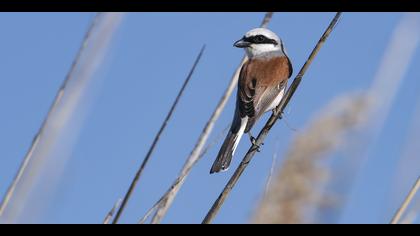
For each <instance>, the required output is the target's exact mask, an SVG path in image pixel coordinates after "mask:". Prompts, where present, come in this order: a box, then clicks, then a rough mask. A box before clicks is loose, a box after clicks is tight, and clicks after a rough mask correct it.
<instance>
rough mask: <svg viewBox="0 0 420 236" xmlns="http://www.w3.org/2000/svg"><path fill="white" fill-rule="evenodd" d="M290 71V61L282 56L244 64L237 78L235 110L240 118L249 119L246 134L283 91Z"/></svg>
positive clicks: (254, 60)
mask: <svg viewBox="0 0 420 236" xmlns="http://www.w3.org/2000/svg"><path fill="white" fill-rule="evenodd" d="M290 71H291V67H290V61H289V59H288V58H287V57H284V56H282V57H274V58H271V59H252V60H249V61H248V62H246V63H245V64H244V66H243V67H242V70H241V73H240V77H239V86H238V99H237V100H238V101H237V109H238V111H239V113H240V116H241V117H245V116H248V117H249V120H248V125H247V127H246V129H245V132H246V133H247V132H249V130H250V129H251V128H252V126H253V125H254V124H255V122H256V121H257V120H258V119H259V118H260V117H261V115H263V114H264V112H265V111H266V109H267V108H268V107H269V106H270V105H271V103H272V102H273V101H274V99H275V98H276V97H277V96H278V95H279V93H280V92H281V91H282V90H283V89H284V87H285V86H286V83H287V79H288V78H289V77H290Z"/></svg>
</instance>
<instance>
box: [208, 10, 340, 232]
mask: <svg viewBox="0 0 420 236" xmlns="http://www.w3.org/2000/svg"><path fill="white" fill-rule="evenodd" d="M340 16H341V13H340V12H338V13H337V14H336V15H335V17H334V18H333V20H332V21H331V23H330V25H329V26H328V27H327V29H326V30H325V32H324V34H323V35H322V37H321V38H320V40H319V41H318V43H317V44H316V46H315V48H314V49H313V51H312V53H311V54H310V56H309V58H308V59H307V60H306V62H305V64H304V65H303V67H302V68H301V69H300V71H299V73H298V75H297V76H296V78H295V79H294V81H293V83H292V84H291V86H290V87H289V89H288V90H287V93H286V94H285V96H284V97H283V99H282V100H281V102H280V104H279V105H278V106H277V108H276V109H275V111H274V112H273V114H272V115H271V117H270V119H269V120H268V121H267V123H266V124H265V126H264V127H263V129H262V130H261V132H260V133H259V135H258V137H257V139H256V141H255V143H254V144H253V145H252V146H251V147H250V148H249V150H248V152H247V154H246V155H245V157H244V158H243V160H242V162H241V163H240V165H239V167H238V168H237V169H236V171H235V173H234V174H233V175H232V177H231V178H230V180H229V182H228V183H227V185H226V186H225V188H224V189H223V191H222V193H221V194H220V195H219V197H218V198H217V200H216V201H215V202H214V204H213V206H212V207H211V209H210V210H209V212H208V213H207V215H206V217H205V218H204V220H203V222H202V223H203V224H209V223H211V222H212V220H213V219H214V217H215V216H216V215H217V213H218V211H219V210H220V207H221V206H222V205H223V203H224V201H225V199H226V197H227V196H228V195H229V193H230V192H231V190H232V189H233V188H234V186H235V184H236V183H237V182H238V180H239V178H240V176H241V175H242V173H243V172H244V170H245V169H246V167H247V166H248V164H249V162H250V161H251V160H252V158H253V157H254V155H255V153H256V152H257V150H258V147H259V146H260V145H261V144H262V143H263V141H264V139H265V137H266V136H267V135H268V133H269V131H270V130H271V128H272V127H273V126H274V124H275V123H276V122H277V120H279V119H280V118H281V115H282V113H283V111H284V109H285V108H286V106H287V104H288V103H289V101H290V99H291V98H292V96H293V94H294V93H295V91H296V89H297V88H298V86H299V84H300V82H301V81H302V77H303V75H304V74H305V72H306V71H307V69H308V68H309V66H310V64H311V63H312V61H313V59H314V58H315V56H316V55H317V53H318V51H319V50H320V49H321V47H322V45H323V44H324V43H325V41H326V39H327V38H328V36H329V35H330V33H331V32H332V30H333V29H334V27H335V25H336V24H337V22H338V20H339V19H340Z"/></svg>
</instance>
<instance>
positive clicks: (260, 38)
mask: <svg viewBox="0 0 420 236" xmlns="http://www.w3.org/2000/svg"><path fill="white" fill-rule="evenodd" d="M264 40H265V37H264V36H262V35H257V37H255V41H256V42H257V43H262V42H264Z"/></svg>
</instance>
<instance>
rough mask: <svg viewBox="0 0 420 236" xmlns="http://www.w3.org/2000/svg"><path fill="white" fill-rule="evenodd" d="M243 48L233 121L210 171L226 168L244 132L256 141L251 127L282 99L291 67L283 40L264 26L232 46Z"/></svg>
mask: <svg viewBox="0 0 420 236" xmlns="http://www.w3.org/2000/svg"><path fill="white" fill-rule="evenodd" d="M233 46H234V47H237V48H243V49H244V50H245V52H246V55H247V57H248V60H247V61H246V62H245V63H244V64H243V65H242V67H241V70H240V73H239V79H238V89H237V96H236V108H235V113H234V117H233V121H232V124H231V127H230V130H229V133H228V134H227V136H226V138H225V140H224V142H223V145H222V147H221V148H220V151H219V153H218V155H217V158H216V160H215V161H214V163H213V165H212V167H211V170H210V174H213V173H218V172H222V171H227V170H228V168H229V166H230V163H231V160H232V157H233V155H234V154H235V150H236V148H237V147H238V144H239V141H240V140H241V138H242V136H243V135H244V134H245V133H248V134H249V137H250V140H251V142H252V143H253V144H255V138H254V137H253V136H252V135H251V133H250V130H251V129H252V127H253V126H254V124H255V123H256V122H257V121H258V119H259V118H260V117H261V116H262V115H263V114H264V113H266V112H269V111H271V110H273V109H274V108H276V107H277V106H278V105H279V103H280V101H281V99H282V98H283V96H284V94H285V91H286V87H287V81H288V79H289V78H290V77H291V76H292V74H293V66H292V63H291V61H290V59H289V56H288V55H287V52H286V49H285V46H284V44H283V41H282V40H281V39H280V38H279V37H278V36H277V35H276V34H275V33H274V32H273V31H271V30H269V29H267V28H255V29H252V30H250V31H248V32H247V33H246V34H245V35H244V36H243V37H242V38H241V39H240V40H238V41H236V42H235V43H234V45H233Z"/></svg>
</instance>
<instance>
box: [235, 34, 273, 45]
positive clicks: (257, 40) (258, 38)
mask: <svg viewBox="0 0 420 236" xmlns="http://www.w3.org/2000/svg"><path fill="white" fill-rule="evenodd" d="M242 40H243V41H245V42H249V43H253V44H274V45H277V44H278V43H277V42H276V40H274V39H269V38H267V37H265V36H264V35H261V34H259V35H254V36H250V37H245V36H244V37H243V38H242Z"/></svg>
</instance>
